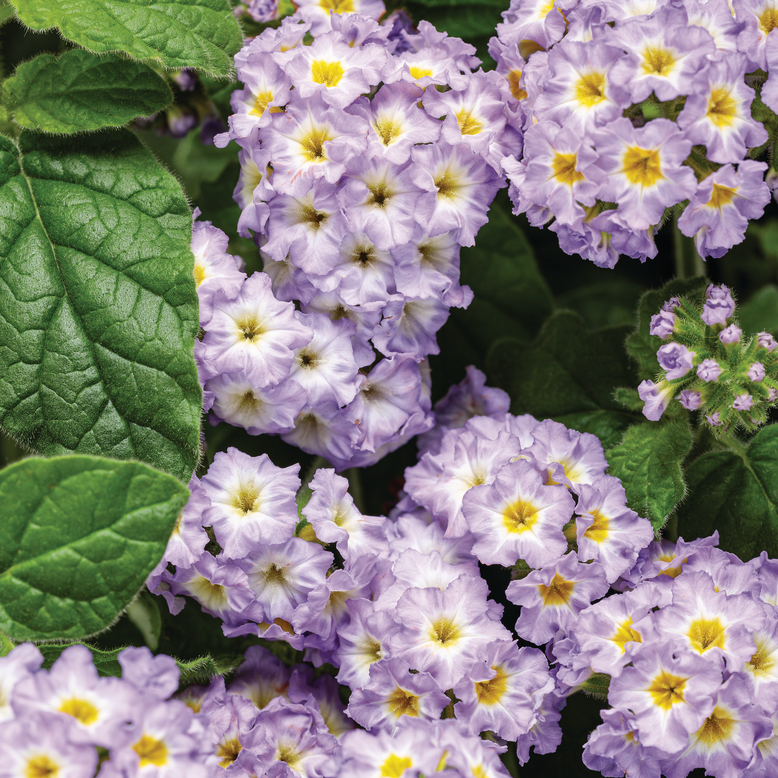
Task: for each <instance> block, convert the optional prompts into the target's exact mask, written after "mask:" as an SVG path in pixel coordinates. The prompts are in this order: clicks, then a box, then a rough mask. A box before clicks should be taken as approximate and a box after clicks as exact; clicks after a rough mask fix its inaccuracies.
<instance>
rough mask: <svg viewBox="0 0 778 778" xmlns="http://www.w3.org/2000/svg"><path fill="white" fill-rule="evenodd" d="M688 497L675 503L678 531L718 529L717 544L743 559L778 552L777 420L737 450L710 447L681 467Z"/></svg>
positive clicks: (692, 533)
mask: <svg viewBox="0 0 778 778" xmlns="http://www.w3.org/2000/svg"><path fill="white" fill-rule="evenodd" d="M686 478H687V481H688V486H689V496H688V498H687V499H686V500H684V502H683V503H682V504H681V505H680V507H679V508H678V533H679V534H680V535H682V536H683V537H684V538H687V539H691V538H696V537H705V536H707V535H710V534H711V533H712V532H713V531H714V530H718V531H719V538H720V543H719V545H720V546H721V548H723V549H726V550H727V551H732V552H733V553H734V554H737V555H738V556H739V557H740V558H741V559H743V560H747V559H751V558H753V557H755V556H758V555H759V554H760V553H761V552H762V551H767V553H768V555H769V556H771V557H775V556H778V425H770V426H769V427H765V428H764V429H763V430H761V431H760V432H758V433H757V434H756V435H755V436H754V439H753V440H752V441H751V444H750V445H749V446H748V448H744V449H743V450H742V451H738V452H735V451H711V452H709V453H707V454H703V455H702V456H701V457H699V459H696V460H695V461H694V462H693V463H692V464H691V466H690V467H689V468H688V470H687V471H686Z"/></svg>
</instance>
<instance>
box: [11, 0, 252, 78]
mask: <svg viewBox="0 0 778 778" xmlns="http://www.w3.org/2000/svg"><path fill="white" fill-rule="evenodd" d="M12 4H13V5H14V6H15V7H16V10H17V13H18V15H19V18H20V19H21V20H22V21H23V22H24V23H25V24H26V25H27V26H28V27H31V28H32V29H34V30H47V29H49V28H51V27H59V28H60V30H62V34H63V35H64V36H65V37H66V38H68V39H69V40H72V41H75V42H76V43H78V44H79V45H80V46H83V47H84V48H85V49H89V51H94V52H97V53H98V54H102V53H105V52H109V51H125V52H127V54H129V55H130V56H131V57H134V58H135V59H140V60H155V61H157V62H160V63H161V64H162V65H164V66H165V67H167V68H199V69H201V70H205V71H206V72H208V73H210V74H212V75H216V76H228V75H230V74H231V73H232V72H233V71H234V65H233V61H232V57H233V55H234V54H235V53H236V52H237V51H238V50H239V49H240V47H241V45H242V43H243V36H242V33H241V31H240V26H239V25H238V22H237V20H236V19H235V17H234V16H233V15H232V12H231V10H230V4H229V2H228V0H56V2H53V1H52V0H47V1H46V2H41V0H12Z"/></svg>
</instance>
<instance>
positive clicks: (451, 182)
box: [435, 170, 459, 197]
mask: <svg viewBox="0 0 778 778" xmlns="http://www.w3.org/2000/svg"><path fill="white" fill-rule="evenodd" d="M435 186H436V187H437V188H438V197H453V196H454V195H455V194H456V193H457V192H458V190H459V182H458V181H457V177H456V175H454V173H452V172H451V171H450V170H446V172H445V173H441V174H440V175H439V176H438V177H437V178H436V179H435Z"/></svg>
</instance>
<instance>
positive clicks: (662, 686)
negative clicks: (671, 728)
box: [647, 670, 687, 710]
mask: <svg viewBox="0 0 778 778" xmlns="http://www.w3.org/2000/svg"><path fill="white" fill-rule="evenodd" d="M686 681H687V679H686V678H681V677H680V676H678V675H672V674H670V673H668V672H665V671H664V670H662V671H661V672H660V673H659V675H657V676H656V678H654V680H653V681H652V682H651V686H649V687H648V690H647V691H648V692H650V694H651V696H652V697H653V698H654V702H655V703H656V704H657V705H658V706H659V707H660V708H662V709H663V710H670V708H672V707H673V705H675V704H676V703H678V702H683V701H684V700H683V690H684V687H685V686H686Z"/></svg>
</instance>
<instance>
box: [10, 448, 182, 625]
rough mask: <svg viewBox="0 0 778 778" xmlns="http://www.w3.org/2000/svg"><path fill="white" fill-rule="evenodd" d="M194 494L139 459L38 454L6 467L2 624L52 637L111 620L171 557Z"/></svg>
mask: <svg viewBox="0 0 778 778" xmlns="http://www.w3.org/2000/svg"><path fill="white" fill-rule="evenodd" d="M188 499H189V490H188V489H187V488H186V487H185V486H183V485H182V484H180V483H179V482H178V481H176V479H175V478H173V477H172V476H169V475H167V474H166V473H160V472H158V471H156V470H153V469H152V468H150V467H148V465H144V464H141V463H140V462H116V461H113V460H109V459H102V458H98V457H86V456H70V457H56V458H54V459H39V458H31V459H23V460H22V461H21V462H16V463H14V464H13V465H10V466H9V467H6V468H5V469H4V470H2V471H0V505H2V506H3V511H2V517H1V518H0V526H2V535H3V543H2V545H0V630H2V631H3V632H5V633H6V634H7V635H8V636H9V637H10V638H12V639H13V640H53V639H78V638H82V637H84V636H86V635H91V634H94V633H96V632H99V631H101V630H103V629H105V628H106V627H108V626H109V625H110V624H111V623H112V622H113V621H114V620H115V619H116V618H117V617H118V616H119V614H120V613H121V612H122V611H123V610H124V609H125V608H126V607H127V605H128V604H129V603H130V602H131V601H132V600H133V598H134V597H135V595H136V594H137V593H138V590H139V589H140V588H141V586H142V585H143V583H144V581H145V580H146V578H147V577H148V575H149V573H150V572H151V571H152V570H153V569H154V567H155V566H156V565H157V563H158V562H159V560H160V559H161V558H162V554H163V553H164V551H165V547H166V545H167V541H168V538H169V537H170V533H171V532H172V530H173V527H174V525H175V522H176V518H177V517H178V514H179V513H180V511H181V510H182V509H183V507H184V506H185V505H186V502H187V500H188Z"/></svg>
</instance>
